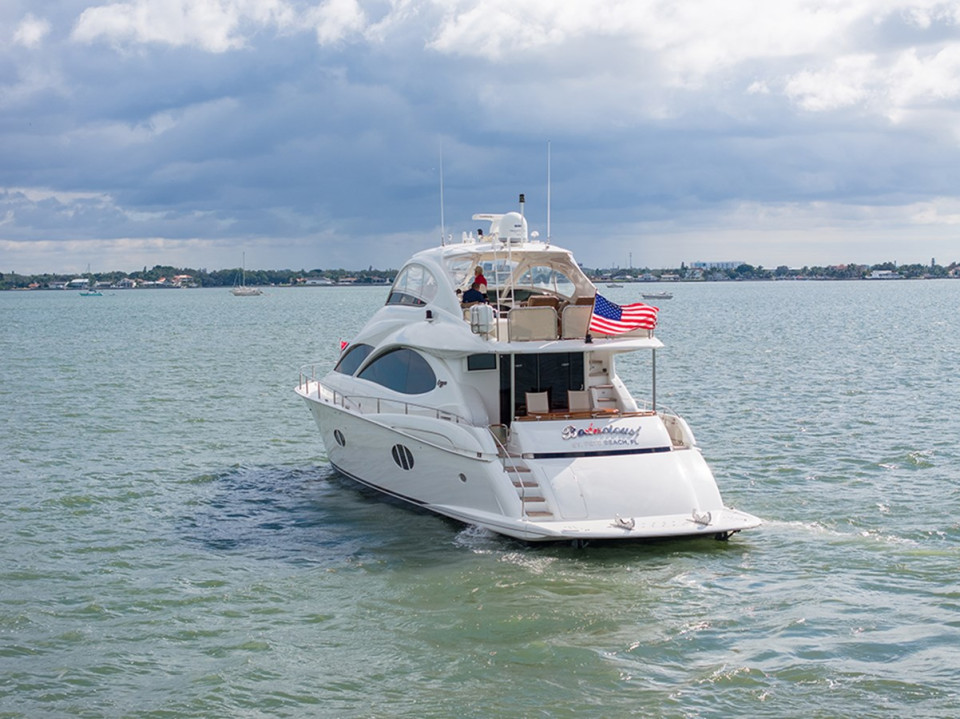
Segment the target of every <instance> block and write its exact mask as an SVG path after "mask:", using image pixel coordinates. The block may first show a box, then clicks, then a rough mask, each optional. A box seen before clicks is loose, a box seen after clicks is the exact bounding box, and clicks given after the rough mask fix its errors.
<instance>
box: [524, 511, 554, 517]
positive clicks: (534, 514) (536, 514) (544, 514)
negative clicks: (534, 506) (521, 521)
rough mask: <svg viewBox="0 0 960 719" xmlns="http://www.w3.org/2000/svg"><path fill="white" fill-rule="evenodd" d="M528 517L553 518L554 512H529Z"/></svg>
mask: <svg viewBox="0 0 960 719" xmlns="http://www.w3.org/2000/svg"><path fill="white" fill-rule="evenodd" d="M526 515H527V516H528V517H552V516H553V512H527V513H526Z"/></svg>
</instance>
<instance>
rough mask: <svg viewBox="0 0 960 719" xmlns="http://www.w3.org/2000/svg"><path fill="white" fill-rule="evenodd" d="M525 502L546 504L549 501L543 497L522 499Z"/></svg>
mask: <svg viewBox="0 0 960 719" xmlns="http://www.w3.org/2000/svg"><path fill="white" fill-rule="evenodd" d="M520 499H522V500H523V501H524V502H546V501H547V500H546V499H544V498H543V497H521V498H520Z"/></svg>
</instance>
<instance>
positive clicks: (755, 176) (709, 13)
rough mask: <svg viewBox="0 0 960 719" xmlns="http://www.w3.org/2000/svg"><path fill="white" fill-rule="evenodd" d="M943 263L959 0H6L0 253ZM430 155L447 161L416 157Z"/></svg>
mask: <svg viewBox="0 0 960 719" xmlns="http://www.w3.org/2000/svg"><path fill="white" fill-rule="evenodd" d="M548 146H549V148H550V153H549V155H550V168H551V171H550V176H551V178H552V181H551V183H550V187H551V193H550V197H551V201H550V206H551V212H550V220H551V235H552V237H553V239H554V241H555V242H556V243H557V244H560V245H563V246H565V247H569V248H570V249H572V250H574V252H575V253H576V255H577V257H578V259H579V260H580V261H581V262H583V263H584V264H586V265H589V266H614V265H617V266H621V267H624V266H627V265H628V264H629V263H630V260H631V259H632V263H633V265H634V266H650V267H670V266H677V265H679V264H680V263H681V262H691V261H696V260H742V261H746V262H749V263H751V264H754V265H763V266H765V267H775V266H777V265H781V264H786V265H789V266H802V265H804V264H807V265H821V264H835V263H844V262H862V263H867V264H872V263H877V262H883V261H888V260H893V261H897V262H900V263H913V262H929V261H930V259H931V258H936V260H937V261H938V262H940V263H941V264H947V263H948V262H950V261H954V260H960V0H948V1H947V2H937V1H926V0H777V2H767V1H765V0H726V1H725V2H717V1H716V0H684V1H683V2H677V0H589V1H587V0H119V1H115V2H96V1H95V0H4V1H3V3H0V272H9V271H16V272H21V273H36V272H44V271H57V272H75V271H82V270H85V269H86V267H87V266H88V265H89V266H91V268H92V269H93V270H94V271H106V270H112V269H120V270H125V271H132V270H135V269H140V268H142V267H143V266H144V265H147V266H153V265H155V264H172V265H177V266H188V267H205V268H207V269H218V268H226V267H236V266H238V265H239V264H240V258H241V253H244V252H245V253H246V262H247V266H248V267H251V268H275V269H282V268H290V269H301V268H306V269H310V268H337V267H344V268H350V269H356V268H361V267H367V266H370V265H372V266H374V267H388V266H389V267H397V266H399V265H400V264H401V263H402V262H403V260H404V259H406V257H407V256H408V255H409V254H411V253H412V252H413V251H415V250H418V249H421V248H424V247H428V246H431V245H434V244H436V243H437V241H438V239H439V237H440V235H441V229H440V228H441V202H440V186H441V182H440V175H441V172H440V170H441V166H442V171H443V172H442V174H443V195H444V201H443V203H442V205H443V217H444V226H445V228H446V231H447V232H448V233H453V234H455V235H457V236H459V234H460V232H461V231H463V230H467V229H474V228H475V227H476V226H477V225H478V223H476V222H473V221H472V220H471V219H470V216H471V215H472V214H473V213H475V212H504V211H509V210H512V209H515V208H516V201H517V195H518V193H520V192H523V193H525V194H526V197H527V205H526V212H527V216H528V219H529V221H530V225H531V228H532V229H538V230H539V231H540V232H541V235H545V234H546V232H545V230H546V224H547V164H548V163H547V157H548V152H547V148H548ZM441 155H442V158H443V159H442V163H441Z"/></svg>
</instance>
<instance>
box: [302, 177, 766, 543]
mask: <svg viewBox="0 0 960 719" xmlns="http://www.w3.org/2000/svg"><path fill="white" fill-rule="evenodd" d="M522 202H523V198H522V196H521V205H520V210H519V211H517V212H508V213H506V214H502V215H501V214H480V215H474V218H473V219H474V220H478V221H486V222H489V223H490V226H489V231H488V232H487V233H486V234H484V233H483V231H482V230H480V231H478V232H477V233H476V234H467V233H464V236H463V238H462V240H461V241H460V242H459V243H447V244H445V245H443V246H441V247H437V248H434V249H431V250H425V251H423V252H420V253H418V254H416V255H414V256H413V257H412V258H411V259H410V260H409V261H408V262H407V263H406V264H405V265H404V266H403V268H402V269H401V270H400V272H399V273H398V274H397V277H396V280H395V281H394V283H393V286H392V288H391V289H390V292H389V294H388V295H387V298H386V303H385V305H384V306H383V307H382V308H380V309H379V310H378V311H377V312H376V313H375V314H374V315H373V317H372V318H371V319H370V320H369V321H368V322H367V324H366V326H364V327H363V329H361V330H360V332H359V333H358V334H357V335H356V336H355V337H354V338H353V340H352V341H351V342H350V343H349V344H348V345H347V346H346V347H345V349H343V350H342V352H341V356H340V359H339V361H338V362H337V364H336V366H335V367H334V368H333V369H332V370H331V371H329V372H328V373H327V374H325V375H324V376H322V377H320V376H317V375H315V374H314V373H313V371H312V370H309V369H304V370H302V371H301V374H300V382H299V384H298V386H297V388H296V392H297V394H299V395H300V396H301V397H302V398H303V399H304V401H305V402H306V404H307V406H308V407H309V408H310V411H311V413H312V414H313V416H314V419H315V420H316V422H317V425H318V426H319V427H320V432H321V434H322V437H323V442H324V444H325V445H326V448H327V454H328V456H329V459H330V462H331V464H332V465H333V466H334V467H335V468H336V469H337V470H338V471H339V472H341V473H342V474H344V475H346V476H348V477H350V478H352V479H354V480H356V481H358V482H361V483H362V484H365V485H368V486H370V487H373V488H375V489H378V490H380V491H382V492H385V493H387V494H390V495H392V496H394V497H397V498H400V499H402V500H405V501H407V502H410V503H413V504H416V505H419V506H421V507H424V508H426V509H429V510H432V511H434V512H437V513H439V514H442V515H445V516H447V517H452V518H454V519H456V520H459V521H461V522H465V523H468V524H473V525H479V526H481V527H485V528H487V529H489V530H492V531H494V532H498V533H500V534H504V535H507V536H510V537H516V538H519V539H523V540H528V541H551V540H552V541H573V542H574V543H583V542H586V541H588V540H611V539H616V540H619V539H641V538H653V537H679V536H691V535H692V536H713V537H716V538H718V539H726V538H727V537H729V536H730V535H731V534H733V533H735V532H739V531H740V530H742V529H748V528H750V527H756V526H758V525H759V524H760V523H761V520H760V519H758V518H757V517H754V516H753V515H750V514H747V513H745V512H741V511H738V510H735V509H731V508H729V507H726V506H724V504H723V500H722V499H721V497H720V492H719V490H718V489H717V484H716V481H715V480H714V477H713V474H712V472H711V471H710V468H709V467H708V466H707V463H706V462H705V461H704V459H703V456H702V455H701V452H700V450H699V449H698V447H697V444H696V440H695V439H694V436H693V433H692V432H691V431H690V428H689V427H688V426H687V423H686V422H685V421H684V420H683V419H682V418H681V417H679V416H678V415H676V414H673V413H671V412H668V411H666V410H664V409H663V408H658V407H657V406H656V384H655V383H656V351H657V349H659V348H661V347H663V344H662V343H661V342H660V340H658V339H657V338H656V337H655V336H654V332H653V330H652V329H643V328H640V329H633V330H630V331H626V332H620V333H618V334H605V333H604V332H603V331H597V326H596V325H594V328H593V329H592V330H591V321H592V319H593V310H594V303H595V301H596V298H597V291H596V288H595V287H594V285H593V284H592V283H591V282H590V280H589V279H588V278H587V277H586V275H584V273H583V272H582V270H581V269H580V267H579V266H578V264H577V262H576V261H575V260H574V258H573V256H572V255H571V253H570V252H568V251H567V250H564V249H561V248H559V247H556V246H554V245H552V244H551V243H549V242H543V241H539V240H538V239H537V236H536V233H532V236H528V231H527V221H526V219H525V218H524V215H523V204H522ZM478 266H479V267H481V268H482V269H483V273H484V275H485V277H487V278H489V280H488V287H487V293H486V294H487V298H488V300H489V302H488V303H483V302H481V303H478V304H474V305H472V306H468V307H464V306H462V305H461V302H460V297H459V293H458V290H459V291H461V292H466V290H467V289H469V288H470V284H469V283H471V282H472V281H473V278H474V269H475V268H476V267H478ZM608 304H609V303H608ZM598 307H599V302H598ZM616 307H617V306H616V305H614V308H616ZM598 311H599V310H598ZM604 329H606V328H604ZM619 329H622V328H619ZM637 351H646V352H648V353H649V354H650V366H651V376H652V388H653V389H652V393H651V398H650V401H649V402H638V401H637V400H636V399H634V398H633V397H632V396H631V394H630V392H629V391H628V390H627V387H626V386H625V385H624V383H623V381H622V380H621V379H620V377H619V376H618V375H617V368H616V359H617V356H618V355H620V354H622V353H626V352H637Z"/></svg>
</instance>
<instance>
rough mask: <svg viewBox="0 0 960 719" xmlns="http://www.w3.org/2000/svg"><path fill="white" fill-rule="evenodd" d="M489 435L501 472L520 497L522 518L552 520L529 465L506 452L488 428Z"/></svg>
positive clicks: (495, 433)
mask: <svg viewBox="0 0 960 719" xmlns="http://www.w3.org/2000/svg"><path fill="white" fill-rule="evenodd" d="M490 433H491V434H492V435H493V438H494V441H495V442H496V443H497V454H498V456H499V457H500V462H501V463H502V464H503V470H504V471H505V472H506V473H507V474H508V475H510V479H511V481H512V482H513V486H514V489H516V490H517V496H518V497H520V502H521V506H522V511H523V516H524V517H527V518H529V519H532V520H540V521H543V520H548V519H553V518H554V515H553V512H551V511H550V505H548V504H547V499H546V497H544V496H543V488H542V487H541V486H540V481H539V480H538V479H537V477H536V476H535V475H534V473H533V471H532V470H531V469H530V465H528V464H527V463H526V462H525V461H524V459H523V457H522V456H521V455H519V454H515V453H511V452H509V451H508V450H507V448H506V447H505V446H504V444H503V442H501V441H500V437H498V436H497V432H496V431H494V428H493V427H491V428H490Z"/></svg>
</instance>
